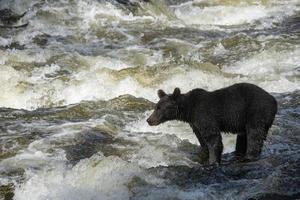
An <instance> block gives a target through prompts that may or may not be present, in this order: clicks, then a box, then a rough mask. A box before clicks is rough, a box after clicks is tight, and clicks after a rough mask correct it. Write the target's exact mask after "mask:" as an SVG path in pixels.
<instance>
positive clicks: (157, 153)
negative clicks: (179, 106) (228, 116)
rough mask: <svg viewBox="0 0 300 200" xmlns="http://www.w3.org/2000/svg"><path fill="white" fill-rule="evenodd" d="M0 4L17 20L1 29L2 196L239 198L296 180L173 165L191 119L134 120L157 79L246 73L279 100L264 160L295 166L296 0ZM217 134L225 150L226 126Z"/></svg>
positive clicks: (200, 80)
mask: <svg viewBox="0 0 300 200" xmlns="http://www.w3.org/2000/svg"><path fill="white" fill-rule="evenodd" d="M0 8H1V9H4V8H10V9H12V10H13V11H14V12H16V13H23V12H24V11H27V13H26V15H25V16H24V17H23V18H22V19H21V21H20V22H18V23H20V24H21V23H25V22H29V25H28V26H27V27H23V28H19V29H4V28H2V29H1V28H0V91H1V95H0V136H1V137H0V144H1V146H0V147H1V149H0V186H1V188H2V189H1V188H0V199H1V198H3V199H4V198H6V199H9V198H10V199H11V198H12V196H14V197H13V198H14V199H16V200H21V199H22V200H24V199H28V200H46V199H51V200H52V199H53V200H56V199H57V200H60V199H72V200H75V199H78V200H81V199H101V200H105V199H248V198H251V197H255V196H257V195H260V194H263V193H268V191H271V192H273V193H280V191H281V190H280V189H278V188H279V187H278V185H277V186H272V187H271V186H270V187H267V186H266V185H267V184H268V183H270V181H271V182H272V181H275V182H276V181H278V184H279V183H285V182H284V180H288V182H289V183H291V180H294V179H292V176H287V177H288V178H287V177H285V178H282V176H281V175H282V174H284V172H283V171H282V173H281V170H283V167H282V165H281V164H278V163H279V162H277V164H274V163H275V162H271V163H272V165H271V164H270V165H267V166H272V167H271V168H270V169H269V168H268V167H266V169H269V170H270V171H269V172H268V173H265V176H262V177H261V176H259V178H258V175H257V176H253V177H252V176H251V178H249V177H247V178H245V177H242V178H236V177H235V178H232V177H231V179H227V180H228V181H227V182H222V181H221V182H220V181H216V180H218V179H216V180H215V179H214V180H211V181H208V182H207V181H204V182H203V181H202V182H201V180H202V179H201V178H200V179H197V178H195V177H194V175H193V174H191V175H186V176H184V175H182V174H181V173H182V171H189V170H190V169H195V167H196V168H197V167H198V166H199V165H200V164H199V162H198V157H197V153H198V152H199V144H198V141H197V139H196V137H195V136H194V134H193V133H192V131H191V129H190V128H189V127H188V126H187V124H184V123H180V122H168V123H165V124H163V125H160V126H157V127H149V126H148V125H147V123H146V122H145V119H146V118H147V116H149V114H150V113H151V109H152V108H153V102H156V101H157V100H158V97H157V95H156V91H157V90H158V89H164V90H165V91H167V92H172V91H173V89H174V87H180V88H181V90H182V91H183V92H187V91H189V90H190V89H192V88H197V87H200V88H204V89H207V90H214V89H218V88H221V87H225V86H229V85H231V84H234V83H238V82H249V83H254V84H257V85H258V86H260V87H262V88H264V89H265V90H267V91H268V92H271V93H272V94H274V95H275V96H276V98H277V99H278V101H279V103H280V106H279V107H280V111H279V113H280V114H279V115H278V116H277V118H276V120H275V125H274V126H273V127H272V129H271V131H270V135H271V136H270V137H269V139H268V140H267V141H266V143H267V144H266V145H265V146H266V147H265V148H264V151H263V155H264V158H265V159H268V158H270V157H271V156H272V155H273V154H274V155H278V157H276V158H278V160H280V161H282V160H283V157H289V158H290V159H291V160H293V163H294V164H295V162H296V164H297V163H298V164H299V156H295V155H299V151H300V149H299V146H300V144H299V141H300V138H299V130H300V124H299V119H300V117H299V116H300V105H299V104H300V103H299V101H300V93H299V89H300V4H299V1H297V0H194V1H184V0H177V1H176V0H157V1H152V2H147V3H146V2H138V1H136V2H135V3H132V4H130V5H129V4H127V5H125V4H121V3H118V2H117V1H114V0H110V1H108V0H107V1H105V0H98V1H97V0H78V1H73V0H1V1H0ZM223 137H224V138H223V142H224V146H225V149H224V153H230V152H232V151H233V149H234V145H235V137H234V136H231V135H223ZM268 145H269V146H268ZM289 161H290V160H289ZM282 163H285V162H282ZM288 163H289V162H288ZM257 164H258V165H259V164H260V163H257ZM294 164H290V166H294V168H292V169H295V171H296V172H300V170H299V168H298V166H299V165H294ZM261 165H262V166H264V165H265V163H263V164H261ZM225 169H227V168H225ZM284 169H285V168H284ZM254 170H256V169H254ZM272 170H275V171H276V173H277V174H276V173H275V172H273V171H272ZM297 170H298V171H297ZM196 171H197V170H196ZM200 171H201V170H200ZM198 172H199V171H198ZM201 172H203V171H201ZM162 173H165V174H164V175H162ZM215 173H217V174H219V175H220V174H222V173H220V172H215ZM228 173H229V172H228ZM294 173H295V172H294ZM257 174H258V173H257ZM278 174H280V175H278ZM181 175H182V177H181ZM200 175H201V174H200ZM277 175H278V176H277ZM197 176H199V174H198V175H197ZM220 176H221V175H220ZM176 177H177V179H176ZM210 177H211V175H210ZM189 178H190V179H191V181H190V182H189V183H187V184H182V183H184V182H186V181H187V180H186V179H189ZM198 178H199V177H198ZM206 178H207V180H209V178H208V177H207V174H206ZM280 178H282V179H280ZM294 178H295V177H294ZM196 179H197V180H196ZM296 179H297V180H295V181H296V182H292V183H293V184H292V183H291V184H292V185H291V187H289V189H291V188H292V189H293V186H294V187H295V188H297V187H298V186H299V185H300V182H299V175H298V176H296ZM199 181H200V182H201V184H200V183H199ZM276 183H277V182H276ZM248 184H249V185H250V188H251V189H250V188H247V185H248ZM297 184H299V185H298V186H297ZM274 185H275V184H274ZM298 188H299V187H298ZM1 192H2V194H1ZM281 193H283V194H285V195H291V196H292V195H294V194H299V193H300V192H299V191H297V190H296V191H295V190H291V191H290V190H284V191H281ZM291 198H292V197H291Z"/></svg>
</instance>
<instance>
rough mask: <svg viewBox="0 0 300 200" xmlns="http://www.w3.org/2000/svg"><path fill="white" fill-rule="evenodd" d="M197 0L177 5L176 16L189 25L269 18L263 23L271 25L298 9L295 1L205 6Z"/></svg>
mask: <svg viewBox="0 0 300 200" xmlns="http://www.w3.org/2000/svg"><path fill="white" fill-rule="evenodd" d="M197 2H198V1H193V2H192V1H191V2H188V3H185V4H182V5H181V6H177V7H176V8H175V14H176V16H177V17H178V18H179V19H180V20H182V21H183V22H184V23H185V24H187V25H240V24H248V23H253V22H255V21H257V20H264V19H265V18H269V19H270V20H269V21H268V22H267V21H266V22H263V23H264V25H265V26H270V25H271V24H272V22H274V21H276V22H278V21H280V20H282V19H283V16H289V15H292V14H293V13H294V12H295V11H296V10H297V9H298V8H297V6H295V5H294V4H295V2H293V3H294V4H291V5H280V4H278V5H276V4H274V5H273V6H268V5H262V4H256V5H253V4H248V5H247V4H242V3H241V4H237V5H211V6H204V7H199V6H197ZM200 2H202V1H200ZM203 2H204V1H203ZM194 3H195V4H194ZM274 16H276V18H275V17H274ZM271 18H272V19H271Z"/></svg>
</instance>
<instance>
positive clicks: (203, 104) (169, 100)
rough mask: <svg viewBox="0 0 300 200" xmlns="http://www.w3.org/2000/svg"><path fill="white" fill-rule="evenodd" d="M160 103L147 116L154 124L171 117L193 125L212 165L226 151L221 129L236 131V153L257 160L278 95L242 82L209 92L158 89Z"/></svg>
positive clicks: (245, 158) (219, 159)
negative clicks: (184, 92)
mask: <svg viewBox="0 0 300 200" xmlns="http://www.w3.org/2000/svg"><path fill="white" fill-rule="evenodd" d="M158 96H159V98H160V100H159V102H158V103H157V104H156V106H155V110H154V112H153V113H152V114H151V116H150V117H149V118H148V119H147V122H148V123H149V125H151V126H156V125H159V124H161V123H163V122H166V121H170V120H180V121H184V122H187V123H189V124H190V126H191V128H192V129H193V131H194V133H195V134H196V136H197V138H198V140H199V142H200V144H201V147H202V151H206V152H207V151H208V153H209V164H216V163H220V161H221V155H222V151H223V144H222V137H221V132H231V133H236V134H238V135H237V140H236V148H235V155H236V156H238V157H242V158H243V160H248V161H251V160H256V159H257V158H258V157H259V155H260V153H261V149H262V146H263V142H264V140H265V139H266V136H267V133H268V130H269V128H270V127H271V126H272V123H273V121H274V117H275V115H276V112H277V102H276V100H275V98H274V97H273V96H272V95H270V94H269V93H267V92H266V91H264V90H263V89H261V88H259V87H258V86H255V85H253V84H249V83H239V84H235V85H232V86H230V87H227V88H223V89H219V90H216V91H213V92H209V91H206V90H203V89H194V90H191V91H189V92H188V93H186V94H181V93H180V89H179V88H175V90H174V92H173V94H166V93H165V92H164V91H162V90H158Z"/></svg>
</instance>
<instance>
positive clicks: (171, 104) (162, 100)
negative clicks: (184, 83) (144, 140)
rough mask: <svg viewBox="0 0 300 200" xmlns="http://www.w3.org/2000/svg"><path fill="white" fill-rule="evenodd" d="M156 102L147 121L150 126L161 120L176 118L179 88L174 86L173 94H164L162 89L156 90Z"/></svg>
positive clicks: (157, 123)
mask: <svg viewBox="0 0 300 200" xmlns="http://www.w3.org/2000/svg"><path fill="white" fill-rule="evenodd" d="M157 95H158V97H159V101H158V103H157V104H156V105H155V109H154V111H153V113H152V114H151V115H150V117H149V118H148V119H147V122H148V124H149V125H150V126H157V125H159V124H161V123H163V122H166V121H170V120H174V119H177V118H178V114H179V106H178V100H179V97H180V95H181V94H180V89H179V88H175V89H174V92H173V94H166V93H165V92H164V91H163V90H158V92H157Z"/></svg>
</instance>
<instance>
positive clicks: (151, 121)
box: [146, 115, 159, 126]
mask: <svg viewBox="0 0 300 200" xmlns="http://www.w3.org/2000/svg"><path fill="white" fill-rule="evenodd" d="M146 121H147V122H148V124H149V125H150V126H157V125H158V124H159V122H158V120H154V119H153V117H152V115H151V116H150V117H149V118H148V119H147V120H146Z"/></svg>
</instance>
